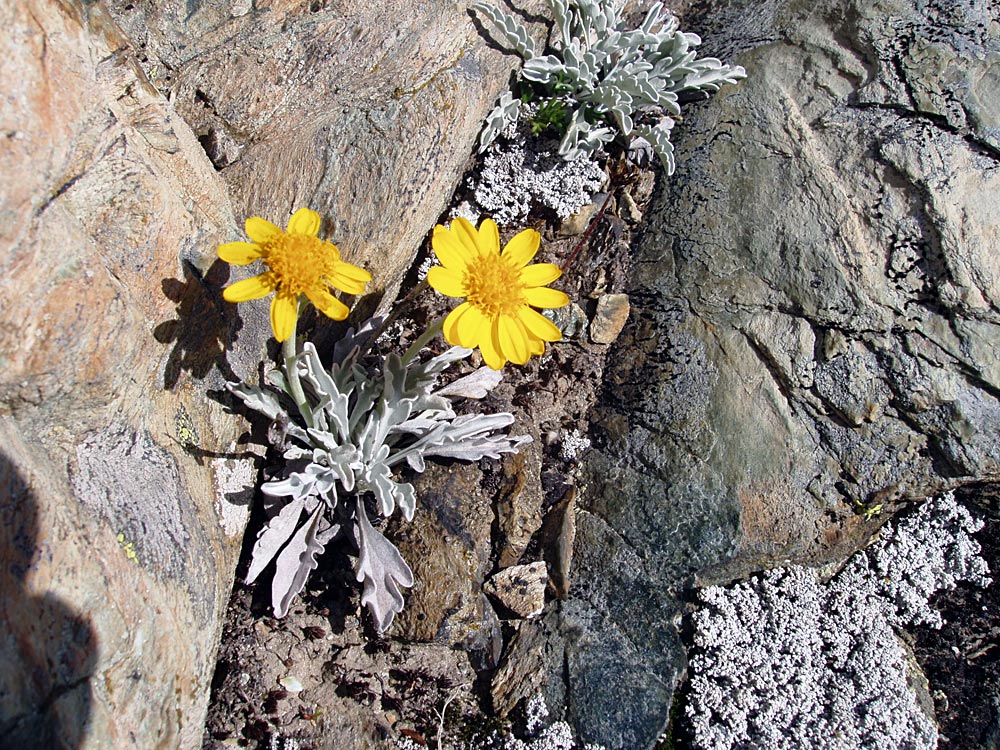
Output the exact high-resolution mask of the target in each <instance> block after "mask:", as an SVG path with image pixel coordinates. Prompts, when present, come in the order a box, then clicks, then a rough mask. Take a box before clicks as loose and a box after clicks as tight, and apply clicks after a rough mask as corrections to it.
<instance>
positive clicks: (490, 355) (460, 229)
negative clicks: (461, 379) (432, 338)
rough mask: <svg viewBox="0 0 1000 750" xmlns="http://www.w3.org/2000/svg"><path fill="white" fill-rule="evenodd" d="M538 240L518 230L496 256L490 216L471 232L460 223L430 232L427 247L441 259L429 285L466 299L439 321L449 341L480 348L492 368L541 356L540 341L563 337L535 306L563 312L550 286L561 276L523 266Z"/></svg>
mask: <svg viewBox="0 0 1000 750" xmlns="http://www.w3.org/2000/svg"><path fill="white" fill-rule="evenodd" d="M540 240H541V237H540V236H539V234H538V232H536V231H535V230H534V229H525V230H524V231H523V232H519V233H518V234H517V235H515V236H514V237H513V239H511V241H510V242H508V243H507V245H506V246H505V247H504V249H503V252H500V233H499V231H498V230H497V225H496V223H495V222H494V221H493V220H492V219H485V220H484V221H483V222H482V224H480V225H479V229H478V230H477V229H476V228H475V227H474V226H472V224H470V223H469V222H468V221H466V220H465V219H463V218H457V219H455V220H454V221H452V222H451V226H450V227H443V226H441V225H440V224H439V225H438V226H436V227H434V235H433V237H432V238H431V246H432V247H433V248H434V254H435V255H436V256H437V257H438V260H439V261H441V265H440V266H433V267H432V268H431V269H430V270H429V271H428V272H427V282H428V283H429V284H430V285H431V286H432V287H434V288H435V289H437V290H438V291H439V292H441V293H442V294H445V295H447V296H449V297H464V298H465V302H463V303H462V304H460V305H459V306H458V307H456V308H455V309H454V310H452V311H451V312H450V313H449V314H448V317H447V318H445V320H444V329H443V330H444V337H445V339H447V340H448V343H449V344H452V345H456V346H464V347H467V348H469V349H475V348H476V347H479V350H480V351H481V352H482V353H483V360H484V361H485V362H486V364H487V365H489V366H490V367H492V368H493V369H494V370H499V369H500V368H501V367H503V366H504V365H505V364H506V363H507V361H508V360H509V361H511V362H513V363H514V364H516V365H523V364H524V363H525V362H527V361H528V359H529V358H530V357H531V356H532V355H533V354H541V353H542V352H544V351H545V342H546V341H558V340H559V339H561V338H562V332H561V331H560V330H559V329H558V328H557V327H556V326H555V325H554V324H553V323H552V322H551V321H550V320H549V319H548V318H546V317H545V316H543V315H541V314H539V313H538V312H537V311H536V310H534V309H533V307H562V306H563V305H565V304H568V303H569V297H567V296H566V294H565V293H563V292H560V291H556V290H555V289H548V288H547V287H546V286H545V285H546V284H549V283H551V282H553V281H555V280H556V279H558V278H559V277H560V276H561V275H562V271H560V270H559V267H558V266H555V265H553V264H551V263H536V264H534V265H531V266H529V265H528V263H530V262H531V259H532V258H534V257H535V253H537V252H538V244H539V241H540Z"/></svg>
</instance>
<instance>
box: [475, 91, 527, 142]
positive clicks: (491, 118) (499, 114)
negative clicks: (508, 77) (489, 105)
mask: <svg viewBox="0 0 1000 750" xmlns="http://www.w3.org/2000/svg"><path fill="white" fill-rule="evenodd" d="M520 113H521V100H520V99H517V98H515V97H514V96H513V94H511V92H510V91H505V92H504V94H503V96H501V97H500V101H499V102H497V105H496V106H495V107H494V108H493V110H492V111H491V112H490V114H489V115H488V116H487V117H486V126H485V127H484V128H483V132H482V133H480V134H479V152H480V153H482V152H483V151H485V150H486V147H487V146H489V145H490V144H491V143H493V141H495V140H496V137H497V136H498V135H500V133H502V132H503V131H504V130H506V129H507V128H508V127H509V126H510V125H511V123H515V122H517V118H518V116H519V115H520Z"/></svg>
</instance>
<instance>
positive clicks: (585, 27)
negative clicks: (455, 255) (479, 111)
mask: <svg viewBox="0 0 1000 750" xmlns="http://www.w3.org/2000/svg"><path fill="white" fill-rule="evenodd" d="M548 4H549V8H550V9H551V10H552V14H553V17H554V23H555V28H556V34H555V36H556V39H555V41H554V42H553V45H552V49H551V50H550V51H549V52H548V53H546V54H539V53H538V52H536V49H535V45H534V42H533V40H532V39H531V36H530V35H529V34H528V32H527V30H526V29H525V27H524V26H523V25H522V24H521V22H520V21H519V20H518V19H517V18H515V17H514V16H512V15H510V14H509V13H507V12H506V11H504V10H501V9H499V8H496V7H494V6H493V5H490V4H489V3H485V2H476V3H473V5H472V8H473V9H475V10H476V11H477V12H478V13H480V14H481V15H482V16H484V17H485V18H486V19H488V20H489V21H490V22H492V24H493V25H494V27H495V28H496V29H497V30H498V31H499V36H500V38H501V41H502V42H503V43H506V44H507V45H508V46H509V47H510V48H511V49H512V50H513V51H514V52H516V53H517V54H518V55H520V56H521V57H522V58H524V60H525V63H524V67H523V68H522V69H521V78H522V80H523V81H525V82H528V83H529V84H533V88H534V90H535V91H536V102H537V103H538V104H539V106H540V109H539V110H536V116H537V112H538V111H542V110H546V108H548V109H547V110H546V111H547V112H548V113H553V112H556V111H558V110H559V109H560V108H565V110H566V117H565V126H564V130H563V131H562V140H561V142H560V144H559V154H560V155H561V156H563V157H564V158H567V159H572V158H575V157H577V156H580V155H591V154H593V153H595V152H596V151H598V150H600V149H601V148H602V147H604V146H605V145H607V144H608V143H610V142H611V141H612V140H614V138H615V132H614V131H615V129H617V130H618V131H619V132H620V133H621V134H622V136H624V137H625V138H627V139H629V149H630V150H635V149H637V146H636V145H634V143H633V141H635V140H638V139H642V140H643V141H645V142H646V143H647V144H648V145H649V147H650V148H651V149H652V150H653V151H654V152H655V153H656V155H657V156H658V157H659V159H660V162H661V163H662V164H663V167H664V169H665V170H666V171H667V174H673V171H674V167H675V164H674V155H673V146H672V145H671V143H670V131H671V129H672V128H673V126H674V123H675V122H676V121H677V120H678V119H679V118H680V114H681V110H680V94H682V93H684V92H705V93H708V92H713V91H717V90H718V89H719V88H720V87H721V86H722V85H723V84H725V83H736V82H737V81H739V80H741V79H743V78H745V77H746V71H745V70H744V69H743V68H742V67H740V66H739V65H726V64H724V63H722V62H721V61H719V60H717V59H716V58H714V57H698V56H697V52H696V48H697V47H698V46H699V45H700V44H701V39H700V37H698V35H697V34H690V33H685V32H682V31H681V30H680V28H679V23H678V21H677V18H676V17H674V16H673V15H672V14H671V13H670V12H669V11H668V10H666V9H665V8H664V7H663V3H655V4H654V5H653V6H652V7H651V8H650V9H649V11H648V13H647V14H646V17H645V19H644V20H643V22H642V24H641V25H640V26H639V28H636V29H627V28H626V24H625V21H624V19H623V18H622V7H623V2H620V1H616V0H548ZM521 106H522V101H521V99H518V98H515V97H514V96H513V95H512V94H511V93H510V92H506V93H504V94H503V96H501V98H500V100H499V102H498V103H497V106H496V107H495V108H494V109H493V111H492V112H491V113H490V114H489V115H488V117H487V120H486V126H485V127H484V129H483V132H482V134H481V136H480V150H481V151H482V150H485V149H486V148H487V147H488V146H489V145H490V143H492V142H493V141H494V139H496V137H497V136H498V135H499V134H500V133H501V132H503V131H504V129H505V128H506V127H508V126H509V125H510V124H511V123H513V122H516V121H517V118H518V116H519V114H520V110H521ZM546 117H547V118H549V119H551V116H550V115H549V114H547V115H546ZM561 124H562V121H561V120H560V125H561ZM640 150H641V149H640Z"/></svg>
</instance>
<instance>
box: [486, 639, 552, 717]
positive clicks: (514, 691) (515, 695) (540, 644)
mask: <svg viewBox="0 0 1000 750" xmlns="http://www.w3.org/2000/svg"><path fill="white" fill-rule="evenodd" d="M513 626H514V627H515V628H516V630H515V632H514V636H513V638H511V640H510V642H509V643H508V644H507V648H506V649H505V650H504V655H503V659H502V661H501V663H500V667H499V668H498V669H497V671H496V672H494V673H493V679H492V680H491V682H490V692H491V693H492V695H493V710H494V711H495V712H496V714H497V716H500V717H503V716H506V715H507V714H508V713H510V712H511V711H513V710H514V707H515V706H517V704H518V703H519V702H520V701H521V700H523V699H524V698H528V697H531V696H533V695H535V694H537V693H538V692H539V690H540V689H541V688H542V686H543V685H544V684H545V679H546V670H545V666H546V656H545V649H546V645H545V643H546V635H547V634H546V631H545V630H544V629H543V627H542V624H541V622H540V621H538V620H521V621H516V622H515V623H514V625H513Z"/></svg>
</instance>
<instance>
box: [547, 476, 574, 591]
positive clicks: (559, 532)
mask: <svg viewBox="0 0 1000 750" xmlns="http://www.w3.org/2000/svg"><path fill="white" fill-rule="evenodd" d="M542 539H543V540H544V544H543V547H542V549H544V550H545V562H546V563H548V573H549V590H550V591H551V592H552V595H553V596H555V597H556V598H557V599H565V598H566V597H567V596H568V595H569V585H570V569H571V568H572V566H573V541H574V540H575V539H576V488H575V487H570V488H569V489H567V490H566V494H565V495H563V497H562V499H561V500H560V501H559V502H558V503H556V504H555V505H553V506H552V507H551V508H550V509H549V512H548V513H546V514H545V521H544V523H543V525H542Z"/></svg>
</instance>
